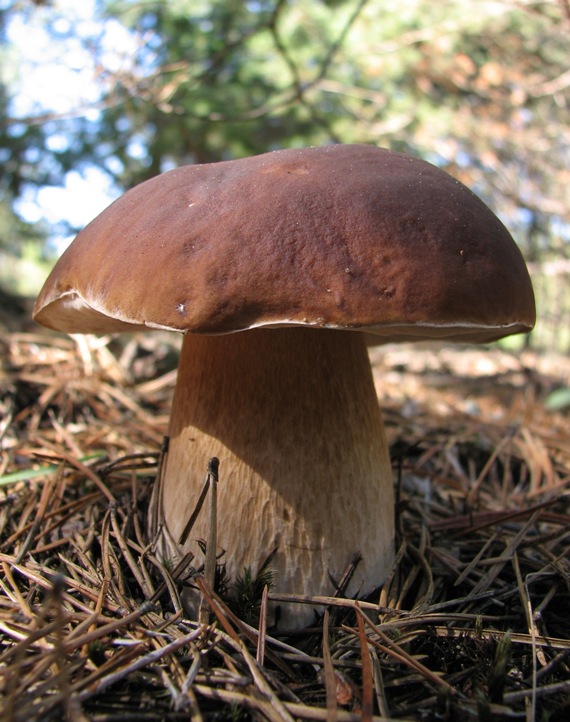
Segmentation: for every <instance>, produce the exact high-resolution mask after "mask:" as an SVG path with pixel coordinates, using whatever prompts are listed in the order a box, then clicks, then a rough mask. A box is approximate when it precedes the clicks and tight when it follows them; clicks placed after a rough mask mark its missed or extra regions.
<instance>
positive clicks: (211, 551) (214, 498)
mask: <svg viewBox="0 0 570 722" xmlns="http://www.w3.org/2000/svg"><path fill="white" fill-rule="evenodd" d="M219 465H220V462H219V461H218V459H217V458H216V457H215V456H214V457H212V458H211V459H210V461H209V462H208V475H207V481H208V486H209V490H210V525H209V529H208V540H207V543H206V559H205V562H204V581H205V582H206V584H207V585H208V587H209V588H210V589H212V590H213V589H214V586H215V581H216V549H217V547H218V468H219ZM208 607H209V605H208V602H207V601H206V599H205V598H204V595H202V598H201V600H200V611H199V612H198V620H199V622H200V623H201V624H207V623H208V617H209V611H208Z"/></svg>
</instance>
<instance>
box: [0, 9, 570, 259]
mask: <svg viewBox="0 0 570 722" xmlns="http://www.w3.org/2000/svg"><path fill="white" fill-rule="evenodd" d="M562 6H563V4H562V3H522V4H514V3H497V2H492V1H490V0H481V1H480V2H478V3H477V11H476V12H475V11H474V9H473V5H472V3H468V2H467V1H466V0H442V1H441V2H437V3H434V2H432V0H402V1H401V2H400V3H399V4H398V6H397V7H396V6H394V5H393V4H392V3H388V2H367V1H366V0H301V1H300V2H287V1H286V0H251V1H250V2H243V0H241V1H240V0H170V1H169V2H166V1H165V0H143V1H142V2H141V1H137V2H134V0H99V2H98V3H97V4H96V7H97V12H98V18H97V24H95V25H93V26H92V27H91V26H89V27H90V28H91V29H90V30H89V29H88V30H85V24H81V23H80V22H78V21H77V22H74V21H73V19H72V20H70V19H69V17H68V14H69V8H67V7H66V6H65V5H64V4H62V3H60V2H58V0H53V2H50V3H32V2H22V3H11V4H8V5H7V6H5V7H4V9H3V10H1V11H0V32H4V33H5V29H6V28H7V27H8V23H9V21H10V20H11V19H14V18H15V17H25V21H26V23H29V24H30V27H35V26H41V27H43V28H46V29H47V30H48V31H49V33H50V37H51V38H52V40H53V45H54V48H60V49H61V52H60V56H61V57H65V53H66V50H67V48H69V47H73V48H75V47H76V46H77V45H79V46H81V47H82V48H83V51H84V53H85V57H88V58H90V61H89V63H90V64H91V65H92V71H91V75H92V81H93V83H94V85H95V87H96V88H97V93H98V97H97V99H96V100H92V101H90V104H87V106H85V103H84V102H83V101H82V102H81V105H79V104H78V106H77V107H75V108H72V109H71V110H70V111H69V112H65V113H58V112H45V111H43V110H42V108H41V107H38V108H37V109H34V110H31V111H30V113H29V114H28V115H26V116H25V117H21V114H20V115H19V114H18V113H14V105H13V100H14V98H16V97H17V95H18V90H19V85H20V82H21V80H22V78H21V77H20V76H19V74H18V68H19V67H21V62H20V58H19V57H18V56H17V53H15V52H14V49H13V48H11V47H9V44H8V43H7V44H6V47H4V48H3V49H2V50H0V53H2V56H1V58H0V59H1V60H2V61H3V72H2V76H1V78H0V114H1V115H2V117H3V118H4V120H3V121H2V122H1V123H0V160H1V161H2V175H1V177H0V192H3V193H4V195H5V197H6V198H7V202H12V201H14V200H16V199H17V198H19V197H21V196H22V194H23V193H25V192H29V189H30V188H39V187H41V186H43V185H46V184H50V185H57V184H58V183H62V180H63V178H64V176H65V174H66V173H67V172H69V171H70V170H71V169H74V170H78V171H79V172H81V171H82V169H85V168H88V167H89V166H96V167H98V168H100V169H102V170H104V171H105V173H107V174H108V176H109V179H110V182H113V183H115V184H116V185H117V187H118V188H119V189H121V188H127V187H129V186H132V185H133V184H135V183H137V182H139V181H141V180H144V179H146V178H148V177H150V176H153V175H156V174H157V173H159V172H161V171H163V170H166V169H168V168H170V167H172V166H177V165H180V164H184V163H196V162H198V163H201V162H210V161H217V160H223V159H229V158H235V157H241V156H246V155H251V154H256V153H262V152H265V151H267V150H271V149H274V148H280V147H292V146H300V145H312V144H326V143H331V142H345V143H346V142H364V143H373V144H376V145H382V146H386V147H392V148H394V149H397V150H404V151H411V152H412V153H414V154H416V155H420V156H423V157H425V158H427V159H428V160H431V161H432V162H435V163H437V164H438V165H441V166H443V167H445V168H447V169H448V170H450V171H451V172H452V173H454V174H455V175H456V176H458V177H459V178H460V179H462V180H464V181H465V182H466V183H467V184H468V185H470V186H471V187H473V188H474V190H475V191H476V192H478V193H479V194H480V195H482V196H483V197H484V199H485V200H486V201H487V202H488V203H490V205H491V206H492V207H493V208H494V209H495V210H497V211H498V212H499V213H500V215H501V216H502V217H503V218H504V219H505V220H506V221H507V224H508V225H509V228H510V229H512V230H514V232H515V234H516V237H517V240H518V241H519V242H520V243H521V245H522V246H523V247H524V249H525V250H526V251H527V253H528V254H529V255H530V256H532V257H534V258H536V257H538V256H539V254H540V253H541V252H543V250H544V248H545V247H546V248H549V247H555V248H556V249H557V252H567V247H568V243H567V240H568V238H567V236H568V232H567V228H568V223H569V221H570V211H569V210H568V209H569V208H570V185H569V184H568V183H567V168H568V165H569V163H570V127H569V124H568V120H567V119H568V107H569V105H570V85H569V84H568V82H567V59H568V53H569V50H570V25H569V23H568V18H566V17H565V15H564V12H563V7H562ZM117 29H121V32H122V35H120V37H121V38H122V39H123V40H122V41H121V42H122V43H123V44H124V48H123V47H117V48H113V50H114V54H113V53H112V52H110V49H109V40H108V36H109V35H110V31H111V30H115V31H116V30H117ZM5 37H6V36H5ZM70 44H72V45H70ZM22 52H24V51H23V50H22V49H21V50H20V53H22ZM73 57H74V56H73ZM72 63H73V60H72V59H70V64H72ZM89 63H88V64H89ZM83 70H84V71H85V68H84V69H83ZM560 229H562V230H564V229H566V231H565V232H561V230H560ZM1 242H2V241H1V240H0V243H1Z"/></svg>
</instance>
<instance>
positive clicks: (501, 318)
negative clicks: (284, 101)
mask: <svg viewBox="0 0 570 722" xmlns="http://www.w3.org/2000/svg"><path fill="white" fill-rule="evenodd" d="M34 315H35V319H36V320H37V321H39V322H40V323H43V324H45V325H46V326H50V327H52V328H54V329H58V330H60V331H66V332H73V333H78V332H88V333H109V332H115V331H137V330H145V329H148V328H154V329H156V328H159V329H171V330H174V331H179V332H182V333H184V334H185V336H184V341H183V345H182V352H181V357H180V363H179V371H178V380H177V384H176V389H175V393H174V399H173V405H172V415H171V421H170V449H169V453H168V459H167V463H166V470H165V474H164V478H163V481H162V488H161V489H160V493H156V494H155V495H154V504H155V507H156V509H155V510H156V511H157V512H158V515H159V518H160V521H161V524H162V526H161V529H162V532H163V534H164V539H165V540H166V543H167V544H168V545H169V549H170V553H172V554H177V555H179V554H181V553H182V552H183V551H186V550H190V549H191V550H192V551H195V552H197V553H198V551H199V550H198V546H197V544H196V540H197V539H205V538H206V537H207V523H208V519H207V516H206V514H205V513H201V514H200V515H199V516H198V519H197V520H196V524H195V526H194V528H193V529H192V531H191V533H190V535H189V537H188V539H186V540H184V541H183V543H181V535H182V534H183V531H184V528H185V526H186V524H187V522H188V519H189V517H190V515H191V514H192V512H193V510H194V508H195V506H196V501H197V496H198V494H199V492H200V490H201V488H202V484H203V479H204V474H205V470H206V468H207V463H208V459H210V458H211V457H213V456H216V457H218V458H219V460H220V474H221V476H220V484H219V488H218V540H219V548H223V549H225V550H226V555H225V561H226V563H227V566H228V571H229V572H230V574H233V575H235V574H238V573H241V572H242V570H243V568H244V567H245V566H251V567H252V568H253V569H254V570H255V569H256V568H258V567H259V565H261V564H262V563H263V562H264V560H265V559H266V558H267V557H268V555H270V554H271V553H272V552H274V556H273V558H272V560H271V566H272V567H273V568H274V570H275V572H276V588H277V589H278V590H279V591H282V592H295V593H298V594H327V593H330V592H331V591H332V590H333V581H332V580H338V579H339V578H340V576H341V575H342V573H343V572H344V570H345V569H346V568H347V565H348V564H349V563H350V561H351V560H352V559H353V558H354V557H355V556H356V555H360V557H361V561H360V563H359V565H358V566H357V569H356V573H355V574H354V576H353V579H352V582H351V587H350V589H349V591H350V592H351V593H357V592H361V593H365V592H368V591H369V590H371V589H372V588H373V587H375V586H377V585H379V584H380V583H381V582H382V581H383V579H384V577H385V575H386V573H387V572H388V570H389V568H390V565H391V563H392V561H393V545H394V519H393V516H394V502H393V480H392V473H391V467H390V459H389V454H388V447H387V443H386V438H385V434H384V429H383V425H382V419H381V415H380V411H379V407H378V403H377V398H376V394H375V389H374V385H373V380H372V374H371V370H370V364H369V361H368V356H367V347H366V339H368V341H370V340H371V339H372V341H373V342H377V343H385V342H388V341H398V340H410V339H411V340H419V339H448V340H453V341H475V342H488V341H493V340H495V339H498V338H501V337H503V336H506V335H508V334H513V333H519V332H527V331H529V330H530V329H531V328H532V326H533V325H534V320H535V310H534V298H533V292H532V286H531V282H530V279H529V276H528V273H527V269H526V266H525V263H524V261H523V258H522V256H521V254H520V252H519V250H518V248H517V246H516V245H515V242H514V241H513V239H512V238H511V236H510V234H509V233H508V231H507V230H506V229H505V227H504V226H503V225H502V224H501V222H500V221H499V220H498V219H497V218H496V216H495V215H494V214H493V213H492V212H491V211H490V210H489V209H488V208H487V207H486V206H485V205H484V204H483V202H482V201H480V200H479V199H478V198H477V197H476V196H475V195H474V194H473V193H471V191H469V190H468V189H467V188H466V187H465V186H463V185H462V184H461V183H459V182H458V181H457V180H455V179H454V178H452V177H451V176H449V175H447V174H446V173H444V172H443V171H441V170H439V169H437V168H435V167H434V166H432V165H430V164H428V163H426V162H423V161H421V160H417V159H414V158H412V157H409V156H406V155H402V154H399V153H394V152H390V151H386V150H382V149H378V148H375V147H372V146H366V145H335V146H330V147H324V148H307V149H299V150H297V149H295V150H282V151H275V152H272V153H268V154H265V155H260V156H256V157H252V158H247V159H243V160H233V161H226V162H220V163H214V164H206V165H194V166H186V167H182V168H178V169H176V170H172V171H168V172H166V173H164V174H162V175H160V176H158V177H156V178H153V179H151V180H149V181H146V182H145V183H142V184H141V185H139V186H137V187H135V188H134V189H132V190H130V191H128V192H127V193H126V194H125V195H123V196H122V197H121V198H119V199H118V200H117V201H115V203H113V204H112V205H111V206H110V207H109V208H107V209H106V210H105V211H104V212H103V213H101V215H99V216H98V217H97V218H96V219H95V220H94V221H92V222H91V223H90V224H89V225H88V226H87V227H86V228H85V229H84V230H83V231H81V233H79V235H78V236H77V238H76V239H75V241H74V242H73V243H72V244H71V246H70V247H69V248H68V249H67V251H66V252H65V253H64V254H63V256H62V257H61V259H60V260H59V262H58V263H57V265H56V266H55V268H54V270H53V271H52V273H51V275H50V277H49V278H48V280H47V281H46V284H45V286H44V288H43V290H42V292H41V294H40V296H39V297H38V299H37V302H36V305H35V311H34ZM244 332H246V333H244ZM295 613H296V614H297V615H298V616H297V617H296V619H295V622H294V623H295V624H297V625H300V624H303V623H304V622H305V621H306V620H307V619H308V618H309V619H310V612H309V616H307V614H306V613H305V614H301V613H300V612H299V611H298V610H296V611H295ZM290 618H291V615H289V621H290Z"/></svg>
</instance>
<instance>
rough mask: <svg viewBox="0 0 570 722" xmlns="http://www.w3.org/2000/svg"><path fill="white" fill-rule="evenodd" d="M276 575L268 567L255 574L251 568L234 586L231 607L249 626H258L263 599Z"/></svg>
mask: <svg viewBox="0 0 570 722" xmlns="http://www.w3.org/2000/svg"><path fill="white" fill-rule="evenodd" d="M274 577H275V574H274V572H273V570H271V569H270V568H268V567H263V568H262V569H260V570H259V571H258V572H257V574H255V575H254V574H253V573H252V571H251V568H250V567H246V568H245V569H244V570H243V575H242V576H240V577H237V579H236V580H235V581H234V583H233V586H232V593H231V597H230V600H229V601H230V606H231V608H232V610H233V611H234V612H235V613H236V614H237V615H238V617H239V618H240V619H243V620H244V621H245V622H247V623H248V624H257V623H258V621H259V610H260V606H261V598H262V595H263V590H264V589H265V587H269V589H271V587H272V586H273V582H274Z"/></svg>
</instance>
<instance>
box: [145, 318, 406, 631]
mask: <svg viewBox="0 0 570 722" xmlns="http://www.w3.org/2000/svg"><path fill="white" fill-rule="evenodd" d="M213 456H217V457H218V458H219V460H220V467H219V486H218V547H219V548H223V549H225V551H226V554H225V557H224V559H225V561H226V563H227V568H228V571H229V573H230V575H232V576H235V575H236V574H240V573H242V571H243V568H244V567H245V566H250V567H251V568H252V571H254V572H255V571H257V569H258V568H259V566H260V565H261V564H262V563H263V562H264V561H265V559H266V558H267V556H268V555H269V554H270V553H271V552H272V551H273V550H276V553H275V555H274V557H273V559H272V561H271V567H272V568H273V569H274V570H275V572H276V589H278V590H279V591H281V592H291V593H296V594H328V593H331V592H332V591H333V584H332V583H331V581H330V577H329V575H330V576H332V577H333V578H334V579H337V580H338V579H340V577H341V576H342V574H343V572H344V571H345V569H346V568H347V566H348V564H349V563H350V561H351V560H352V559H353V557H354V556H355V555H357V554H361V555H362V562H361V563H360V565H359V566H358V569H357V573H356V575H355V577H354V579H353V583H352V585H351V587H350V590H351V591H352V592H354V593H356V592H357V591H359V590H360V592H361V593H364V592H367V591H369V590H370V589H372V588H373V587H374V586H377V585H378V584H380V583H381V582H382V581H383V579H384V577H385V575H386V573H387V571H388V569H389V566H390V564H391V562H392V558H393V539H394V521H393V515H394V502H393V486H392V474H391V467H390V460H389V456H388V448H387V443H386V438H385V434H384V428H383V424H382V418H381V415H380V411H379V408H378V403H377V399H376V394H375V390H374V384H373V381H372V374H371V370H370V363H369V360H368V354H367V351H366V347H365V343H364V340H363V337H362V335H361V334H360V333H356V332H350V331H328V330H315V329H307V328H283V329H257V330H252V331H247V332H242V333H236V334H231V335H226V336H216V337H211V336H210V337H209V336H197V335H187V336H186V337H185V339H184V343H183V348H182V354H181V358H180V365H179V371H178V381H177V385H176V391H175V394H174V401H173V409H172V417H171V425H170V450H169V454H168V460H167V464H166V470H165V474H164V479H163V486H162V489H161V494H160V495H156V498H157V500H158V499H160V503H161V508H160V509H158V511H159V515H160V516H161V517H162V520H163V522H164V524H165V527H166V529H167V530H168V536H170V538H171V539H174V540H176V541H178V540H179V538H180V535H181V533H182V531H183V530H184V527H185V526H186V524H187V521H188V519H189V517H190V515H191V514H192V512H193V510H194V508H195V506H196V501H197V498H198V495H199V493H200V490H201V488H202V485H203V482H204V477H205V473H206V469H207V465H208V460H209V459H210V458H211V457H213ZM207 536H208V514H207V505H204V508H203V510H202V512H201V513H200V515H199V517H198V519H197V521H196V524H195V526H194V527H193V529H192V532H191V534H190V536H189V538H188V539H187V541H186V542H185V544H184V547H183V549H184V551H188V550H191V551H193V552H196V553H197V554H198V555H199V549H198V545H197V543H196V540H197V539H206V538H207ZM171 551H172V549H171ZM181 551H182V548H179V549H178V550H177V552H178V554H179V553H180V552H181ZM295 614H298V616H297V617H296V619H295V623H296V624H297V626H299V625H300V624H303V623H304V622H306V621H308V620H310V619H311V617H312V614H311V612H310V611H308V608H305V614H299V610H295V612H294V613H293V615H292V614H291V613H289V614H286V617H287V619H288V621H291V617H292V616H294V615H295Z"/></svg>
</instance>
